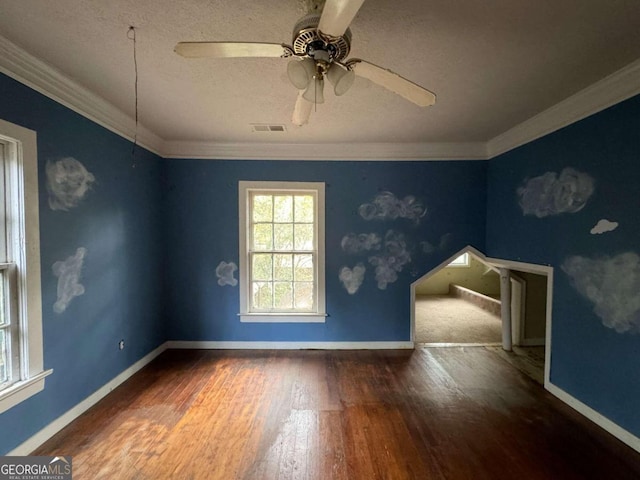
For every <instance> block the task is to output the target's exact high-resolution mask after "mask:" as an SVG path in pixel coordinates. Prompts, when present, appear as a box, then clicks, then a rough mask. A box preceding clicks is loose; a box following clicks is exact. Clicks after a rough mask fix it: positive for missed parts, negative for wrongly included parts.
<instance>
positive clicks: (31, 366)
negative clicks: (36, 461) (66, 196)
mask: <svg viewBox="0 0 640 480" xmlns="http://www.w3.org/2000/svg"><path fill="white" fill-rule="evenodd" d="M0 142H2V144H3V146H4V148H3V150H4V155H3V157H4V159H3V162H4V166H5V186H6V188H5V195H4V203H5V206H6V208H7V215H8V216H10V218H11V219H12V220H11V221H10V222H6V226H7V232H6V233H7V234H6V241H7V244H6V249H7V250H6V251H7V255H8V258H9V260H10V262H7V264H8V265H7V267H6V268H7V269H8V270H9V272H11V271H12V270H13V272H12V273H13V275H12V276H13V279H12V280H13V281H9V282H8V284H10V285H12V286H11V287H10V288H11V289H12V290H13V291H12V292H11V295H10V298H13V299H14V302H12V303H13V305H12V308H13V309H15V318H16V322H17V324H16V325H18V326H19V332H18V337H17V338H18V342H19V345H17V347H18V350H19V355H18V358H17V360H16V361H18V362H19V364H20V365H19V368H17V369H15V371H16V376H19V378H15V376H14V378H13V379H12V381H10V382H8V383H7V384H6V385H4V387H0V413H2V412H4V411H6V410H8V409H10V408H11V407H13V406H15V405H17V404H19V403H20V402H22V401H24V400H26V399H27V398H29V397H31V396H33V395H35V394H36V393H38V392H40V391H42V390H43V389H44V379H45V377H46V376H48V375H50V374H51V373H52V372H53V370H47V371H45V370H44V360H43V347H42V293H41V285H40V221H39V214H38V155H37V146H36V145H37V137H36V132H34V131H33V130H29V129H27V128H24V127H20V126H18V125H15V124H12V123H9V122H6V121H4V120H0Z"/></svg>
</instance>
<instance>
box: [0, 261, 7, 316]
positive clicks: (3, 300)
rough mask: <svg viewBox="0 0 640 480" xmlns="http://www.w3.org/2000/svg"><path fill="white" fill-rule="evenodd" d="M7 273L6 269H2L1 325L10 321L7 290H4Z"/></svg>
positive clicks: (0, 295) (0, 292)
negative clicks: (7, 315) (7, 307)
mask: <svg viewBox="0 0 640 480" xmlns="http://www.w3.org/2000/svg"><path fill="white" fill-rule="evenodd" d="M5 273H6V270H2V274H0V325H5V324H6V323H7V322H8V319H7V317H6V314H7V311H6V306H7V303H6V294H7V292H5V290H4V287H5V285H4V283H5V282H4V279H5Z"/></svg>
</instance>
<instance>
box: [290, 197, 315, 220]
mask: <svg viewBox="0 0 640 480" xmlns="http://www.w3.org/2000/svg"><path fill="white" fill-rule="evenodd" d="M295 206H296V210H295V211H296V215H295V217H296V218H295V221H296V222H306V223H312V222H313V213H314V212H313V196H312V195H296V197H295Z"/></svg>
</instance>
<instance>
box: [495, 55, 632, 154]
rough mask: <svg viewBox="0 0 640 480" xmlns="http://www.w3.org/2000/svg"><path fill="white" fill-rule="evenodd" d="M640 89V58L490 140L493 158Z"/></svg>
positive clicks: (625, 98)
mask: <svg viewBox="0 0 640 480" xmlns="http://www.w3.org/2000/svg"><path fill="white" fill-rule="evenodd" d="M639 93H640V59H639V60H636V61H635V62H633V63H631V64H629V65H627V66H626V67H623V68H622V69H620V70H618V71H617V72H614V73H612V74H611V75H609V76H608V77H605V78H603V79H602V80H600V81H599V82H596V83H594V84H593V85H591V86H589V87H587V88H585V89H583V90H581V91H579V92H578V93H576V94H574V95H572V96H570V97H569V98H567V99H565V100H563V101H562V102H560V103H558V104H556V105H554V106H553V107H551V108H548V109H547V110H545V111H543V112H541V113H539V114H538V115H536V116H534V117H531V118H530V119H529V120H526V121H524V122H522V123H521V124H519V125H516V126H515V127H513V128H511V129H509V130H507V131H506V132H504V133H502V134H501V135H498V136H497V137H494V138H492V139H491V140H489V141H488V142H487V153H488V155H487V158H489V159H491V158H494V157H497V156H498V155H501V154H503V153H505V152H508V151H509V150H513V149H514V148H517V147H519V146H521V145H524V144H525V143H529V142H531V141H533V140H536V139H538V138H541V137H544V136H545V135H548V134H550V133H552V132H555V131H556V130H560V129H561V128H564V127H566V126H567V125H570V124H572V123H575V122H577V121H579V120H582V119H583V118H586V117H588V116H590V115H593V114H594V113H598V112H600V111H602V110H604V109H605V108H609V107H611V106H613V105H615V104H616V103H620V102H622V101H624V100H627V99H629V98H631V97H633V96H635V95H638V94H639Z"/></svg>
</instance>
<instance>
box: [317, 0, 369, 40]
mask: <svg viewBox="0 0 640 480" xmlns="http://www.w3.org/2000/svg"><path fill="white" fill-rule="evenodd" d="M363 3H364V0H327V1H326V3H325V4H324V8H323V9H322V16H321V17H320V23H319V24H318V30H320V31H321V32H322V33H324V34H326V35H330V36H332V37H341V36H342V35H344V32H346V31H347V28H349V25H350V24H351V22H352V21H353V18H354V17H355V16H356V14H357V13H358V10H360V7H361V6H362V4H363Z"/></svg>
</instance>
